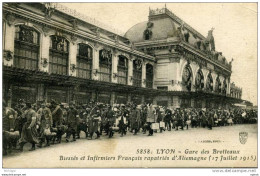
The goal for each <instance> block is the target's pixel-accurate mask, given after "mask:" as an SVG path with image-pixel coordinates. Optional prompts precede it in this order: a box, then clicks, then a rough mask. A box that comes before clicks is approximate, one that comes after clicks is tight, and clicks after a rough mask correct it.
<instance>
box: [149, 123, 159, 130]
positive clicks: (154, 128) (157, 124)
mask: <svg viewBox="0 0 260 176" xmlns="http://www.w3.org/2000/svg"><path fill="white" fill-rule="evenodd" d="M159 127H160V125H159V123H152V125H151V128H152V129H153V130H159Z"/></svg>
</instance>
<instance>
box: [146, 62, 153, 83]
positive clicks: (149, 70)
mask: <svg viewBox="0 0 260 176" xmlns="http://www.w3.org/2000/svg"><path fill="white" fill-rule="evenodd" d="M146 87H147V88H153V66H152V65H151V64H146Z"/></svg>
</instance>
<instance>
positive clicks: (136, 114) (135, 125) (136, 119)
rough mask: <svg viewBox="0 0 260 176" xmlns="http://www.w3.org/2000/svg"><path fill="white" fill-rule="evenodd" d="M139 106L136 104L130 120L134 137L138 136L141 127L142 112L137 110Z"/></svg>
mask: <svg viewBox="0 0 260 176" xmlns="http://www.w3.org/2000/svg"><path fill="white" fill-rule="evenodd" d="M136 107H137V106H136V105H135V104H134V105H133V109H132V111H131V113H130V119H131V126H132V127H131V128H132V131H133V132H134V135H136V134H137V132H138V131H139V125H140V111H139V109H137V108H136Z"/></svg>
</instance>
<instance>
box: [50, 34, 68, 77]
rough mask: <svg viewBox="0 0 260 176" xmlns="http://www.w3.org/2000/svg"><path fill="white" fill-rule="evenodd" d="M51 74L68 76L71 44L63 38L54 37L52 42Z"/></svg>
mask: <svg viewBox="0 0 260 176" xmlns="http://www.w3.org/2000/svg"><path fill="white" fill-rule="evenodd" d="M50 42H51V43H50V61H49V65H50V73H54V74H60V75H67V74H68V61H69V42H68V41H67V40H66V39H65V38H64V37H61V36H57V35H53V36H51V40H50Z"/></svg>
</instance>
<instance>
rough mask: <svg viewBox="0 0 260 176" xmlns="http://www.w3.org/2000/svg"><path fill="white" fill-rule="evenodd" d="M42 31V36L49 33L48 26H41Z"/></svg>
mask: <svg viewBox="0 0 260 176" xmlns="http://www.w3.org/2000/svg"><path fill="white" fill-rule="evenodd" d="M42 31H43V33H44V36H45V37H46V36H48V35H49V32H50V28H49V27H47V26H43V27H42Z"/></svg>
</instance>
